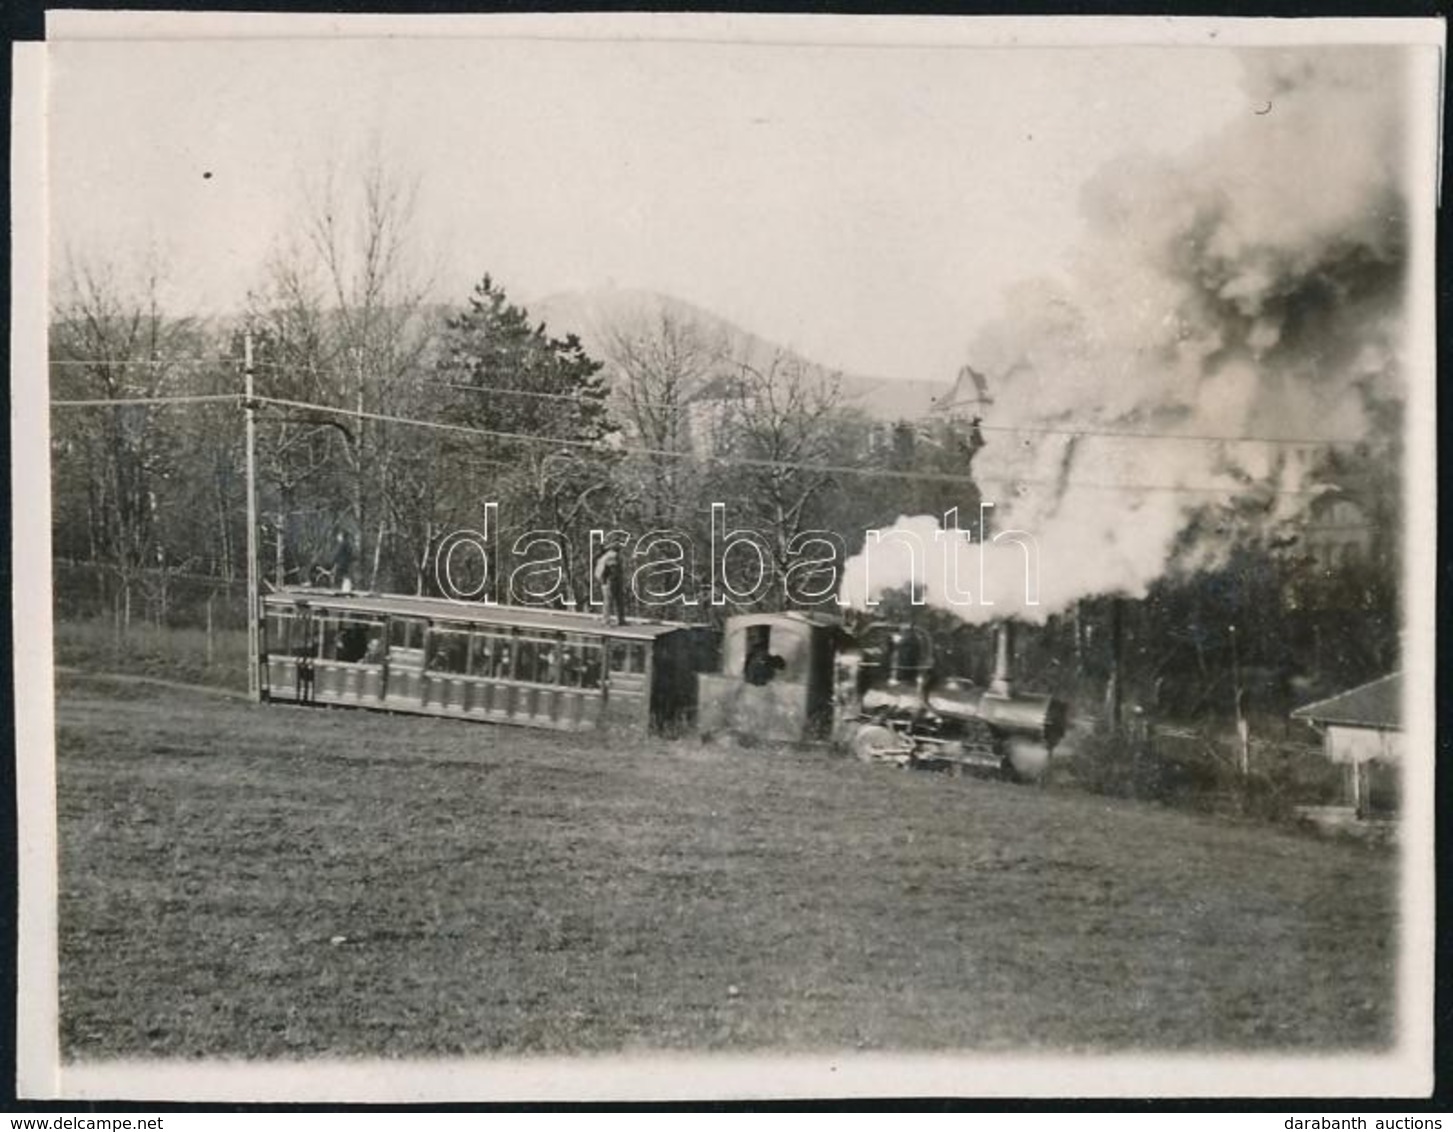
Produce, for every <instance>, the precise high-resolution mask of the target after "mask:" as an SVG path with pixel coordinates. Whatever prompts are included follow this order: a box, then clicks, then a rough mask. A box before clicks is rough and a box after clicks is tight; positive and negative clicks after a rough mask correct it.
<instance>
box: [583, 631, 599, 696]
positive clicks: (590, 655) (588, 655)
mask: <svg viewBox="0 0 1453 1132" xmlns="http://www.w3.org/2000/svg"><path fill="white" fill-rule="evenodd" d="M600 658H601V648H600V646H599V645H598V644H596V643H595V642H593V641H582V642H581V644H580V686H581V687H582V688H599V687H600Z"/></svg>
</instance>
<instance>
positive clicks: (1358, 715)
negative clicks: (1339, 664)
mask: <svg viewBox="0 0 1453 1132" xmlns="http://www.w3.org/2000/svg"><path fill="white" fill-rule="evenodd" d="M1402 709H1403V676H1402V673H1401V672H1395V673H1393V674H1392V675H1391V676H1384V677H1382V678H1381V679H1380V680H1374V681H1372V682H1371V683H1370V684H1363V685H1361V686H1360V687H1357V688H1349V689H1348V690H1347V691H1345V692H1342V693H1339V694H1338V695H1335V696H1331V697H1329V698H1328V699H1325V700H1318V701H1316V702H1315V703H1310V704H1307V705H1306V706H1305V707H1299V708H1297V710H1296V711H1294V712H1292V718H1293V719H1309V720H1311V721H1312V722H1314V723H1335V724H1341V725H1342V726H1345V727H1370V728H1377V729H1379V730H1401V729H1402V725H1403V710H1402Z"/></svg>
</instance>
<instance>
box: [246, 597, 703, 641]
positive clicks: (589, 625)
mask: <svg viewBox="0 0 1453 1132" xmlns="http://www.w3.org/2000/svg"><path fill="white" fill-rule="evenodd" d="M264 600H265V601H266V602H267V603H269V604H272V605H281V604H286V605H293V606H304V605H306V606H310V607H315V608H320V609H326V610H328V611H329V612H345V611H346V612H354V613H365V614H367V613H374V614H380V615H386V616H394V617H421V618H424V619H426V620H428V621H435V622H439V621H450V622H455V623H457V624H461V625H480V626H489V625H498V626H504V627H509V626H515V627H518V628H521V629H541V630H547V631H554V632H566V633H587V634H590V635H591V636H597V637H600V636H604V637H619V638H624V639H627V640H654V639H656V638H657V637H661V636H664V635H666V634H667V633H673V632H676V631H677V630H680V629H689V628H691V626H689V625H685V624H681V623H679V622H670V621H644V620H639V619H630V620H628V621H627V622H626V624H624V625H616V624H608V623H606V622H604V621H602V620H601V618H600V617H599V616H597V615H595V614H591V613H579V612H577V611H575V610H569V609H548V608H545V607H544V606H530V605H493V604H491V605H486V604H485V603H483V602H472V601H451V600H449V599H448V598H441V597H410V596H408V595H406V594H375V593H357V592H354V593H344V592H343V591H341V590H328V589H309V588H307V587H289V588H287V589H282V590H278V591H276V592H275V593H270V594H267V595H266V597H265V598H264Z"/></svg>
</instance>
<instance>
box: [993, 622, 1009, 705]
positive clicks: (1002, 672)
mask: <svg viewBox="0 0 1453 1132" xmlns="http://www.w3.org/2000/svg"><path fill="white" fill-rule="evenodd" d="M1013 662H1014V622H1012V621H1001V622H999V627H998V628H997V629H996V630H995V631H994V675H993V676H992V677H991V678H990V680H989V692H990V694H992V695H995V696H1008V695H1012V694H1013V692H1014V675H1013V672H1012V667H1013Z"/></svg>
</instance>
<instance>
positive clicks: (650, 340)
mask: <svg viewBox="0 0 1453 1132" xmlns="http://www.w3.org/2000/svg"><path fill="white" fill-rule="evenodd" d="M603 352H604V355H605V361H606V364H607V366H608V368H609V372H610V376H611V391H612V401H613V403H614V407H615V410H616V412H617V414H618V416H619V417H620V418H621V420H622V422H623V423H624V424H625V426H626V432H627V436H628V437H629V439H630V440H631V441H632V442H633V443H634V444H635V445H637V446H638V447H640V448H642V449H645V450H646V452H645V453H643V454H641V455H639V456H637V457H636V458H634V459H633V460H631V461H628V462H627V463H626V464H624V465H623V466H622V469H621V470H622V473H623V474H624V475H626V476H628V477H630V478H631V479H632V480H633V482H631V483H630V484H629V485H627V492H628V494H629V495H631V496H633V497H635V498H637V499H638V500H639V503H640V509H641V511H642V514H641V516H640V518H641V519H642V520H643V521H644V522H645V523H646V524H647V525H648V526H651V527H660V526H675V525H676V524H677V522H678V521H679V520H680V518H681V515H682V512H683V509H685V508H688V507H690V505H691V499H690V496H691V491H690V490H689V487H690V485H691V483H692V482H693V481H694V480H696V479H697V478H698V477H697V476H696V471H695V469H694V467H693V461H692V456H693V455H694V454H696V453H695V452H694V448H695V447H696V445H697V444H699V443H701V442H703V441H706V440H708V439H709V438H707V437H702V436H699V435H697V436H695V437H693V430H692V413H693V406H695V407H697V408H700V407H702V406H705V405H708V404H709V403H710V401H711V400H712V392H713V387H714V386H719V385H721V383H722V382H723V381H724V377H725V374H726V372H727V366H728V360H729V356H730V347H729V344H728V342H727V338H726V335H725V333H724V332H722V331H721V330H713V329H708V328H706V327H703V326H702V325H701V324H700V323H698V322H697V321H695V320H693V319H691V318H689V317H687V316H683V315H680V314H677V313H675V312H673V311H671V310H669V309H667V308H665V307H664V306H663V307H661V308H659V309H657V310H656V311H654V312H652V313H651V314H643V315H640V316H638V317H637V318H635V319H634V320H630V321H627V322H624V323H622V324H619V325H616V326H613V327H611V328H609V329H608V330H607V332H606V333H605V335H604V345H603ZM719 392H720V391H719V390H718V397H719ZM697 431H698V432H699V431H700V429H699V427H698V430H697Z"/></svg>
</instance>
